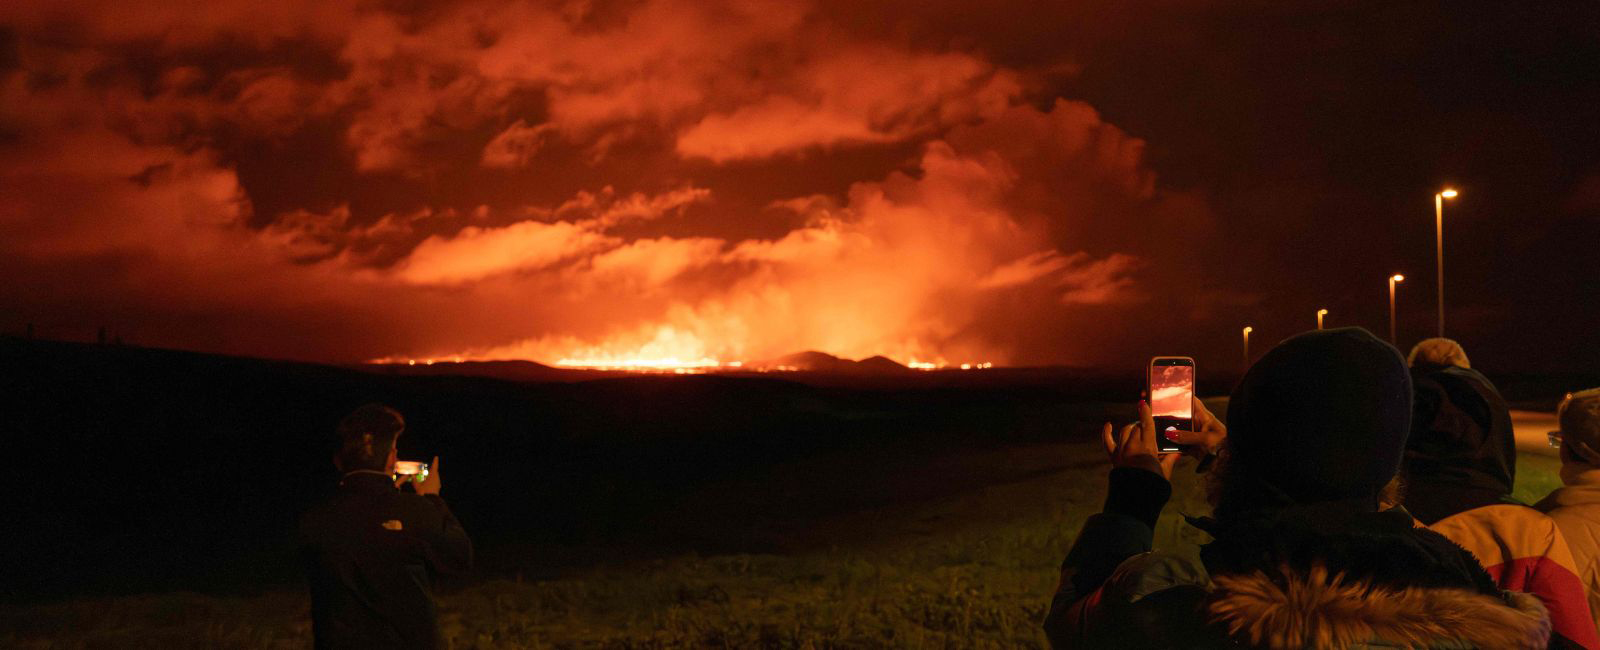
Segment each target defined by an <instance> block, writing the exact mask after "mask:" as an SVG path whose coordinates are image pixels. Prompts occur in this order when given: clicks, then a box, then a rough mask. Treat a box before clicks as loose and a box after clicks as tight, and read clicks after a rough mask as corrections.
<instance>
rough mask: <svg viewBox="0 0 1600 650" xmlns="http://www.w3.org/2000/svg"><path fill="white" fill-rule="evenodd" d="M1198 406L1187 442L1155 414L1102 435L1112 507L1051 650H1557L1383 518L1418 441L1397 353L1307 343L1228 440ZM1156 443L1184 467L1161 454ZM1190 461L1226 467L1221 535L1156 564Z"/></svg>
mask: <svg viewBox="0 0 1600 650" xmlns="http://www.w3.org/2000/svg"><path fill="white" fill-rule="evenodd" d="M1192 406H1193V412H1192V417H1193V427H1192V428H1191V429H1192V430H1184V431H1178V430H1174V431H1171V432H1166V431H1160V430H1158V429H1157V427H1156V423H1155V418H1154V416H1153V413H1152V410H1151V408H1150V406H1149V405H1148V404H1146V403H1140V405H1139V409H1138V410H1139V421H1137V422H1134V423H1131V424H1128V425H1126V426H1123V427H1120V428H1113V427H1112V426H1111V425H1110V424H1107V425H1106V426H1105V428H1104V429H1103V430H1102V432H1101V436H1102V439H1103V441H1104V443H1105V447H1106V452H1107V455H1108V456H1109V458H1110V460H1111V465H1112V470H1111V474H1110V481H1109V486H1108V488H1109V489H1108V491H1107V495H1106V502H1105V507H1104V509H1103V511H1102V512H1101V513H1100V514H1097V515H1094V516H1092V517H1090V518H1089V519H1088V521H1086V522H1085V523H1084V525H1083V528H1082V530H1081V531H1080V532H1079V534H1078V537H1077V539H1076V540H1075V541H1074V542H1073V545H1072V548H1071V550H1070V551H1068V553H1067V557H1066V559H1065V560H1064V561H1063V562H1062V566H1061V579H1060V580H1061V581H1060V583H1059V586H1058V588H1057V592H1056V594H1055V597H1054V599H1053V600H1052V601H1051V604H1050V608H1049V613H1048V614H1047V616H1046V619H1045V622H1044V626H1045V632H1046V635H1047V636H1048V638H1049V640H1050V642H1051V644H1052V645H1053V646H1054V647H1057V648H1213V647H1217V648H1222V647H1229V648H1234V647H1270V648H1312V647H1371V646H1400V647H1426V646H1434V645H1441V646H1442V645H1449V646H1451V647H1477V648H1544V647H1546V646H1547V644H1548V643H1549V642H1550V640H1551V631H1550V630H1551V628H1550V625H1551V623H1550V619H1549V616H1548V614H1547V613H1546V611H1545V609H1544V607H1543V606H1542V605H1540V603H1539V601H1538V600H1537V599H1536V598H1534V597H1532V596H1529V595H1526V594H1517V593H1513V592H1502V591H1501V590H1500V589H1499V587H1498V586H1496V584H1495V582H1494V581H1493V579H1492V578H1491V577H1490V576H1489V575H1488V574H1487V572H1485V571H1484V569H1483V568H1482V567H1481V566H1479V564H1478V562H1477V560H1476V559H1474V558H1473V556H1472V555H1471V554H1470V553H1468V552H1467V551H1465V550H1463V549H1462V548H1460V547H1459V546H1456V545H1455V544H1453V543H1451V542H1450V541H1449V540H1448V539H1446V538H1444V537H1443V536H1441V535H1439V534H1438V533H1435V532H1432V531H1429V530H1427V529H1425V528H1421V527H1419V526H1418V525H1417V524H1416V522H1415V521H1414V520H1413V519H1412V518H1411V517H1410V515H1408V514H1406V512H1405V511H1404V510H1403V509H1385V508H1384V506H1385V505H1387V504H1390V503H1392V502H1393V501H1394V500H1395V499H1394V494H1393V489H1394V485H1395V481H1394V477H1395V475H1396V473H1397V472H1398V471H1399V469H1400V460H1401V454H1402V452H1403V450H1404V448H1405V441H1406V434H1407V432H1408V431H1409V429H1410V424H1411V422H1410V421H1411V381H1410V376H1409V375H1408V373H1407V370H1406V366H1405V363H1404V361H1403V360H1402V359H1401V358H1400V354H1399V352H1398V351H1397V350H1395V349H1394V347H1393V346H1390V345H1389V344H1388V343H1385V342H1383V341H1381V340H1379V339H1377V338H1376V337H1374V336H1372V335H1371V334H1370V333H1368V332H1367V331H1366V330H1363V329H1359V328H1344V329H1334V330H1321V331H1314V332H1307V333H1305V334H1301V335H1299V336H1295V337H1293V338H1290V339H1288V340H1286V341H1284V342H1282V343H1280V344H1279V345H1278V346H1276V347H1275V348H1273V349H1272V350H1271V351H1270V352H1268V353H1267V354H1266V355H1265V356H1264V357H1262V358H1261V359H1260V360H1259V361H1258V362H1256V364H1255V365H1254V366H1252V367H1251V368H1250V370H1249V372H1248V373H1246V375H1245V377H1244V379H1243V380H1241V381H1240V383H1239V385H1238V387H1237V388H1235V389H1234V392H1233V395H1232V397H1231V399H1230V403H1229V406H1228V424H1227V425H1226V426H1225V425H1224V424H1223V423H1222V422H1220V421H1218V420H1217V419H1216V418H1215V417H1214V416H1212V415H1211V413H1210V412H1209V411H1208V410H1206V408H1205V406H1204V405H1203V404H1201V403H1200V401H1199V400H1197V399H1196V400H1193V402H1192ZM1158 436H1160V437H1166V438H1168V439H1170V440H1171V441H1172V442H1175V443H1178V444H1179V445H1181V447H1180V448H1181V449H1183V451H1182V452H1165V453H1164V452H1162V451H1161V446H1162V445H1161V442H1160V440H1159V438H1158ZM1185 453H1187V454H1188V455H1192V456H1197V457H1198V456H1204V455H1207V454H1208V453H1217V454H1218V460H1217V461H1216V464H1215V467H1213V468H1212V469H1211V471H1210V472H1208V474H1207V481H1208V484H1209V485H1208V490H1207V493H1208V496H1210V497H1211V500H1212V503H1213V506H1214V515H1213V516H1214V518H1203V519H1196V520H1193V521H1194V522H1195V523H1196V524H1197V525H1199V526H1201V527H1202V529H1203V530H1205V531H1206V532H1208V533H1210V534H1211V536H1212V537H1213V538H1214V539H1213V541H1211V542H1209V543H1207V544H1205V545H1204V546H1202V547H1201V549H1200V553H1199V561H1195V560H1193V559H1189V558H1187V557H1185V556H1183V555H1178V554H1173V553H1171V552H1163V551H1160V550H1153V549H1152V540H1153V536H1154V529H1155V526H1156V520H1157V518H1158V517H1159V516H1160V514H1161V511H1162V509H1163V508H1164V507H1165V505H1166V502H1167V500H1168V498H1169V497H1170V496H1171V493H1172V486H1171V484H1170V483H1169V478H1170V476H1171V472H1172V468H1173V466H1174V465H1176V464H1177V462H1178V459H1179V458H1180V457H1181V456H1182V455H1184V454H1185ZM1452 644H1453V645H1452Z"/></svg>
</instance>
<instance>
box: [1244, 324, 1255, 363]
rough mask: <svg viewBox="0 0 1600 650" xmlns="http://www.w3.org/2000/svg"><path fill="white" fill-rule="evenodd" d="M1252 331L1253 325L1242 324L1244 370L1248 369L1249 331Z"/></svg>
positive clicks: (1253, 329)
mask: <svg viewBox="0 0 1600 650" xmlns="http://www.w3.org/2000/svg"><path fill="white" fill-rule="evenodd" d="M1254 331H1255V328H1254V327H1250V326H1249V325H1246V326H1244V368H1245V370H1249V369H1250V333H1251V332H1254Z"/></svg>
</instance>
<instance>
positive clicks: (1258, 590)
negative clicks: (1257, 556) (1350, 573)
mask: <svg viewBox="0 0 1600 650" xmlns="http://www.w3.org/2000/svg"><path fill="white" fill-rule="evenodd" d="M1212 587H1213V591H1212V592H1211V595H1210V596H1209V597H1208V598H1207V599H1206V601H1207V602H1206V606H1205V608H1206V616H1207V618H1208V619H1209V620H1210V621H1211V622H1212V624H1215V625H1220V626H1222V627H1223V628H1224V629H1225V630H1226V631H1227V633H1228V636H1230V637H1232V638H1233V639H1234V640H1236V641H1239V642H1242V643H1245V644H1248V645H1249V646H1251V647H1258V648H1352V647H1357V648H1359V647H1370V646H1399V647H1408V648H1440V647H1473V648H1485V649H1488V648H1494V649H1500V648H1504V649H1507V650H1510V649H1513V648H1529V649H1534V648H1545V647H1546V646H1547V645H1548V644H1549V642H1550V616H1549V613H1548V612H1546V611H1545V608H1544V605H1542V604H1540V603H1539V601H1538V600H1537V599H1536V598H1534V597H1533V596H1530V595H1527V594H1520V593H1516V592H1504V594H1503V597H1500V598H1496V597H1493V596H1487V595H1484V594H1480V593H1476V592H1474V591H1471V590H1467V589H1458V588H1441V587H1434V588H1427V587H1407V588H1392V587H1383V586H1373V585H1370V584H1365V583H1362V582H1359V581H1350V580H1345V579H1344V577H1343V575H1341V574H1330V572H1329V571H1328V570H1326V569H1324V568H1321V567H1317V568H1313V569H1312V570H1311V571H1310V572H1309V574H1296V573H1295V572H1293V571H1290V570H1288V569H1287V567H1285V568H1284V570H1283V571H1281V572H1280V574H1279V575H1278V576H1275V577H1269V576H1268V575H1266V574H1265V573H1262V572H1254V573H1249V574H1236V575H1217V576H1213V577H1212Z"/></svg>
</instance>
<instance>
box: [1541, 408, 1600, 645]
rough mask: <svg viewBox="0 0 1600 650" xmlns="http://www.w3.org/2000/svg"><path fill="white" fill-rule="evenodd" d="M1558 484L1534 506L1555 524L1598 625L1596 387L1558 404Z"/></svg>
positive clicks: (1599, 421) (1599, 437)
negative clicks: (1559, 465) (1572, 559)
mask: <svg viewBox="0 0 1600 650" xmlns="http://www.w3.org/2000/svg"><path fill="white" fill-rule="evenodd" d="M1556 419H1557V420H1558V421H1559V422H1560V423H1561V431H1560V433H1561V483H1562V485H1563V487H1561V488H1560V489H1558V490H1556V491H1554V492H1551V493H1550V496H1547V497H1545V498H1544V500H1542V501H1540V502H1539V503H1537V504H1535V505H1534V507H1535V508H1538V509H1539V510H1543V511H1544V512H1545V513H1547V514H1549V515H1550V518H1551V519H1554V520H1555V521H1556V526H1558V527H1560V528H1561V532H1562V534H1564V535H1566V538H1567V544H1568V545H1569V546H1570V547H1571V548H1572V555H1573V557H1574V558H1575V559H1576V560H1577V562H1578V566H1579V567H1580V569H1581V571H1580V575H1579V577H1580V578H1581V579H1582V580H1583V581H1584V585H1585V586H1586V587H1587V588H1588V591H1589V609H1590V613H1591V615H1592V616H1596V619H1595V620H1596V622H1597V623H1600V388H1591V389H1589V390H1586V391H1582V392H1577V393H1573V394H1571V395H1569V396H1567V398H1566V399H1565V400H1562V402H1561V408H1560V409H1559V410H1558V411H1557V416H1556Z"/></svg>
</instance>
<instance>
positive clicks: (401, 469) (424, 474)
mask: <svg viewBox="0 0 1600 650" xmlns="http://www.w3.org/2000/svg"><path fill="white" fill-rule="evenodd" d="M402 476H409V477H411V482H412V483H421V482H423V481H426V480H428V464H427V463H422V462H417V461H414V460H397V461H395V462H394V480H396V481H398V480H400V477H402Z"/></svg>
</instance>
